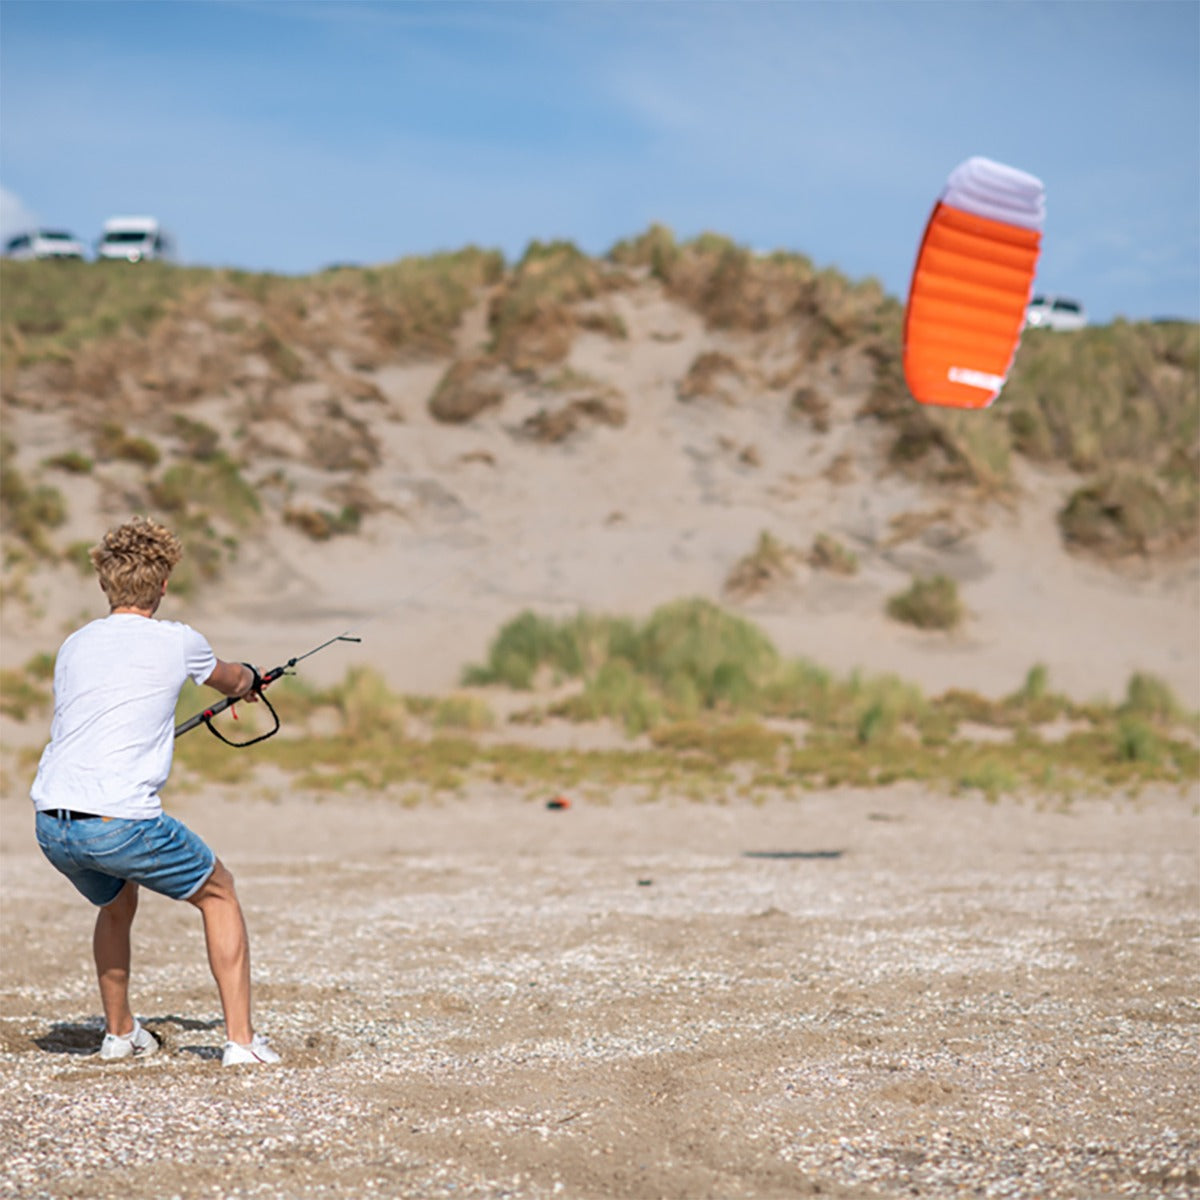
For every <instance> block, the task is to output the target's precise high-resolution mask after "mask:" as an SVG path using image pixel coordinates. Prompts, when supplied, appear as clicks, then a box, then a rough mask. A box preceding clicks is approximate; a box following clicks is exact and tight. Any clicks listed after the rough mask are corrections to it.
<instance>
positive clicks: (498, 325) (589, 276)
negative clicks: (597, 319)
mask: <svg viewBox="0 0 1200 1200" xmlns="http://www.w3.org/2000/svg"><path fill="white" fill-rule="evenodd" d="M622 285H623V280H622V278H621V277H619V276H616V275H614V274H613V273H612V272H611V271H607V270H606V269H605V267H604V265H603V264H602V263H600V262H597V261H596V260H594V259H591V258H588V257H587V256H586V255H585V254H583V253H582V252H581V251H580V250H578V249H577V248H576V247H575V246H574V245H572V244H571V243H570V242H551V243H548V244H543V243H541V242H532V243H530V245H529V248H528V249H527V250H526V251H525V255H524V257H523V258H522V259H521V261H520V262H519V263H518V264H517V266H516V269H515V270H514V271H513V272H512V274H511V276H510V277H509V278H508V279H507V280H505V282H504V285H503V286H502V287H501V288H500V290H499V291H498V292H497V294H496V296H495V297H494V298H493V300H492V303H491V307H490V309H489V313H488V325H489V328H490V329H491V332H492V345H491V351H492V353H493V354H494V355H495V356H496V357H497V358H499V359H500V360H502V361H503V362H505V363H507V364H508V365H509V366H510V367H512V369H513V370H514V371H533V370H537V369H538V368H539V367H544V366H549V365H550V364H552V363H557V362H562V361H563V359H565V358H566V357H567V354H568V353H569V352H570V349H571V342H572V339H573V338H574V336H575V329H576V326H577V318H576V315H575V312H574V306H575V305H576V304H578V303H580V302H581V301H585V300H593V299H595V298H596V297H597V296H600V295H602V294H603V293H604V292H606V291H610V290H612V289H613V288H614V287H620V286H622Z"/></svg>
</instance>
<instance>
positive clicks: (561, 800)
mask: <svg viewBox="0 0 1200 1200" xmlns="http://www.w3.org/2000/svg"><path fill="white" fill-rule="evenodd" d="M546 807H547V808H570V807H571V802H570V800H568V799H567V798H566V796H555V797H554V799H553V800H547V801H546Z"/></svg>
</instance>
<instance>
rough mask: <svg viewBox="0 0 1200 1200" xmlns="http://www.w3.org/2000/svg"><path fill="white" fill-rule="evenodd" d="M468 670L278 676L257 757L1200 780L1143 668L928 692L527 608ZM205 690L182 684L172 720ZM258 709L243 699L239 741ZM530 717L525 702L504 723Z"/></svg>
mask: <svg viewBox="0 0 1200 1200" xmlns="http://www.w3.org/2000/svg"><path fill="white" fill-rule="evenodd" d="M468 675H469V676H470V677H471V680H472V687H473V688H474V689H476V690H472V691H469V692H464V693H457V694H452V695H450V696H445V697H414V696H408V697H404V696H400V695H397V694H395V693H393V692H392V691H391V690H390V689H389V688H388V686H387V684H386V683H385V681H384V680H383V679H382V678H381V677H380V676H378V675H377V674H375V673H374V672H372V671H370V670H369V669H365V668H357V669H355V670H353V671H351V672H349V673H348V674H347V676H346V678H345V680H344V681H343V682H342V683H341V684H339V685H334V686H332V687H327V688H314V687H312V686H310V685H307V684H305V683H304V681H303V680H300V679H289V680H288V681H286V682H284V683H281V684H278V685H276V688H275V690H274V691H273V693H272V695H273V699H274V700H275V702H276V704H277V706H278V707H279V708H280V711H281V713H282V715H283V717H284V721H285V733H284V735H283V736H281V737H279V738H276V739H275V740H274V741H272V742H269V743H265V744H264V745H263V746H262V747H260V748H258V749H257V750H256V751H255V753H256V754H260V755H261V756H262V758H263V759H264V760H269V761H271V762H272V763H274V764H275V765H277V766H279V767H281V768H283V769H284V770H286V771H288V772H290V773H291V774H292V775H293V776H294V778H295V781H296V785H297V786H300V787H304V788H306V789H312V790H315V791H317V792H322V791H347V790H349V791H353V790H368V791H372V790H386V789H403V788H415V789H418V790H419V791H420V792H422V794H438V793H446V792H449V793H453V792H456V791H459V790H461V789H462V788H464V787H465V786H467V784H468V783H471V782H474V783H477V784H484V785H486V784H487V783H489V782H491V783H494V784H497V785H501V784H503V785H505V786H512V787H516V788H518V789H523V790H525V791H527V793H528V794H529V795H530V796H537V795H540V794H542V793H547V792H550V791H552V790H562V789H565V788H577V789H580V790H581V791H582V793H583V794H589V793H590V792H591V791H594V792H595V793H596V794H597V795H603V794H604V793H605V792H607V791H609V790H611V789H612V788H614V787H630V788H634V789H635V790H636V789H640V791H641V792H642V794H644V795H645V796H647V797H648V798H649V797H656V796H666V795H681V796H687V797H689V798H692V799H699V800H703V799H709V800H719V799H721V798H724V797H728V796H729V795H730V794H732V793H735V792H736V793H739V794H746V795H754V794H756V793H757V792H760V791H761V792H764V793H765V792H771V793H781V794H790V795H800V794H802V793H803V792H804V791H806V790H809V789H813V788H822V789H824V788H835V787H841V786H856V787H883V786H888V785H890V784H894V783H896V782H898V781H901V780H913V781H916V782H920V783H922V784H925V785H928V786H932V787H935V788H938V789H940V790H943V791H946V792H947V793H956V792H969V791H975V792H979V793H982V794H984V795H986V796H988V797H991V798H997V797H999V796H1002V795H1005V794H1014V793H1020V794H1036V795H1049V796H1052V797H1055V798H1057V799H1059V800H1061V799H1064V798H1070V797H1072V796H1077V795H1084V794H1087V793H1089V792H1096V791H1108V790H1111V789H1115V788H1122V789H1132V790H1134V791H1136V790H1137V788H1139V787H1141V786H1143V785H1145V784H1147V783H1151V782H1163V781H1167V782H1172V783H1177V784H1180V785H1181V786H1182V785H1186V784H1188V783H1190V782H1194V781H1195V780H1196V779H1197V777H1198V776H1200V753H1198V751H1197V745H1198V740H1200V719H1198V718H1197V715H1196V714H1192V713H1188V712H1186V711H1185V710H1184V709H1183V708H1182V706H1180V704H1179V703H1178V700H1177V699H1176V698H1175V697H1174V696H1173V694H1172V693H1171V691H1170V689H1169V688H1168V687H1167V686H1166V685H1165V684H1164V683H1163V682H1162V681H1161V680H1158V679H1156V678H1155V677H1153V676H1149V675H1146V674H1136V675H1134V676H1133V677H1132V678H1131V679H1130V681H1129V686H1128V689H1127V692H1126V695H1125V696H1124V698H1123V699H1122V700H1120V701H1119V702H1117V703H1109V702H1091V703H1088V704H1080V703H1076V702H1074V701H1072V700H1070V699H1069V698H1068V697H1065V696H1062V695H1059V694H1056V693H1055V692H1053V691H1052V690H1051V688H1050V686H1049V679H1048V675H1047V672H1046V669H1045V667H1044V666H1042V665H1040V664H1035V665H1034V666H1033V667H1031V668H1030V669H1029V671H1028V673H1027V674H1026V676H1025V678H1024V680H1023V681H1022V682H1021V683H1020V685H1019V686H1018V687H1016V688H1015V689H1014V691H1013V692H1012V693H1011V694H1009V695H1007V696H1004V697H1000V698H994V699H990V698H987V697H982V696H979V695H976V694H974V693H970V692H965V691H961V690H952V691H948V692H946V693H944V694H942V695H940V696H926V695H924V694H923V693H922V691H921V690H920V689H919V688H918V687H916V686H915V685H913V684H911V683H908V682H906V681H904V680H902V679H898V678H896V677H894V676H888V675H881V676H866V675H862V674H852V675H850V676H847V677H838V676H835V675H834V674H832V673H831V672H829V671H827V670H825V669H823V668H821V667H818V666H816V665H815V664H813V663H811V662H807V661H805V660H788V659H784V658H782V657H781V656H780V655H779V654H778V653H777V651H776V650H775V648H774V647H773V646H772V644H771V643H770V641H769V640H768V639H767V638H766V637H765V636H764V635H763V634H762V633H761V631H759V630H758V629H757V628H755V627H754V626H753V625H751V624H750V623H748V622H746V621H743V620H742V619H740V618H738V617H734V616H731V615H730V614H727V613H724V612H723V611H722V610H720V609H719V608H717V607H715V606H713V605H711V604H709V603H707V602H705V601H692V600H684V601H679V602H677V603H675V604H671V605H666V606H664V607H663V608H661V609H658V610H656V611H655V612H654V613H653V614H651V615H650V617H648V618H647V619H646V620H645V621H644V622H640V623H639V622H635V621H630V620H628V619H626V618H605V617H599V616H595V615H582V614H581V615H577V616H575V617H571V618H566V619H562V620H552V619H548V618H542V617H538V616H536V615H535V614H532V613H522V614H520V615H519V616H517V617H516V618H514V620H513V621H511V622H509V623H508V624H507V625H505V626H504V627H503V628H502V629H501V630H500V631H499V632H498V633H497V636H496V638H495V639H494V641H493V644H492V647H491V651H490V653H489V656H488V661H487V662H486V663H485V664H481V665H479V666H477V667H475V668H472V669H471V670H470V671H469V672H468ZM484 680H488V681H490V682H489V683H488V684H487V685H486V686H488V687H494V688H499V689H501V690H503V691H510V690H512V689H514V688H516V689H518V690H526V691H529V692H530V693H531V699H533V700H534V701H535V702H536V696H537V695H538V694H545V693H544V689H545V688H546V687H550V686H551V685H563V684H564V682H566V683H569V682H570V681H574V687H573V688H572V689H571V691H570V695H569V696H568V697H567V698H566V699H561V698H559V699H554V698H553V697H552V696H551V697H550V698H548V699H547V700H546V702H545V708H544V709H543V711H542V712H541V714H540V715H539V716H537V717H536V718H533V719H534V720H535V723H537V722H540V721H542V720H546V719H553V718H558V719H562V720H568V721H595V720H597V719H607V720H609V721H611V722H613V723H615V724H616V725H618V726H620V727H621V728H623V729H624V730H625V732H626V734H627V735H629V737H630V739H631V740H630V741H628V742H627V743H626V744H625V746H624V748H619V749H613V750H607V751H602V752H601V751H594V752H583V751H576V750H571V751H549V750H545V749H541V748H538V747H536V746H530V745H526V744H523V743H522V741H521V738H520V734H519V733H510V735H509V736H508V737H506V736H505V735H504V731H503V729H501V728H498V727H497V723H496V719H495V716H494V712H493V709H492V707H491V706H490V705H489V704H488V703H487V701H486V699H484V698H483V697H482V696H481V695H480V694H479V692H478V690H477V689H478V688H480V687H482V686H485V685H484V683H483V681H484ZM202 703H203V701H202V698H201V696H200V695H199V694H198V693H196V692H191V691H189V692H187V693H185V695H184V697H183V698H182V700H181V703H180V716H181V717H182V716H185V715H190V713H191V712H192V711H195V710H196V709H198V708H199V707H201V705H202ZM260 715H261V714H255V713H253V712H251V711H250V710H249V708H248V707H247V706H242V720H243V721H244V722H247V723H246V724H243V725H242V726H241V727H240V728H239V730H238V732H239V733H240V734H241V736H247V735H249V734H252V733H253V732H254V730H255V729H257V728H258V727H259V726H258V725H256V724H255V723H254V721H255V718H256V717H257V716H260ZM530 720H531V713H530V711H529V710H526V711H525V712H524V713H523V714H520V716H519V718H518V720H517V723H516V724H515V725H514V729H517V728H519V725H520V724H521V723H524V722H528V721H530ZM979 727H984V728H986V729H988V730H990V731H991V733H990V734H989V736H988V737H980V736H979V734H978V729H979ZM485 731H487V732H488V733H489V735H490V736H489V739H488V740H486V741H480V740H479V737H478V735H479V734H480V733H482V732H485ZM497 733H498V734H499V736H498V737H497V736H496V735H497ZM177 753H178V756H179V761H180V763H181V764H182V765H183V767H184V770H185V773H186V774H187V775H188V776H190V777H191V778H193V779H212V780H224V781H229V782H232V781H234V780H236V779H239V778H242V777H244V775H245V772H246V771H247V769H248V766H249V762H250V761H252V760H247V759H246V758H245V757H244V756H241V755H237V754H235V753H233V752H231V751H228V750H227V749H226V748H225V747H223V746H221V745H220V744H219V743H217V742H216V741H215V740H213V739H211V738H209V737H208V736H207V735H205V734H204V733H203V731H200V732H197V733H194V734H189V735H188V736H187V737H186V738H185V739H182V740H181V741H180V742H179V743H178V745H177Z"/></svg>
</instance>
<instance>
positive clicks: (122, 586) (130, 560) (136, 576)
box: [88, 517, 183, 611]
mask: <svg viewBox="0 0 1200 1200" xmlns="http://www.w3.org/2000/svg"><path fill="white" fill-rule="evenodd" d="M88 555H89V557H90V558H91V560H92V565H93V566H94V567H95V568H96V574H97V575H99V576H100V586H101V587H102V588H103V589H104V594H105V595H106V596H107V597H108V603H109V605H110V606H111V607H112V608H146V609H150V610H152V611H153V610H154V609H155V608H157V607H158V602H159V600H160V599H161V598H162V585H163V582H164V581H165V580H166V579H167V577H168V576H169V575H170V574H171V569H172V568H173V567H174V566H175V564H176V563H177V562H178V561H179V560H180V559H181V558H182V557H183V547H182V546H181V545H180V543H179V539H178V538H177V537H176V536H175V535H174V534H173V533H172V532H171V531H170V530H169V529H168V528H167V527H166V526H165V525H160V524H159V523H158V522H157V521H152V520H150V518H149V517H133V518H132V519H131V520H128V521H126V522H125V523H124V524H123V525H118V526H117V527H116V528H115V529H110V530H109V531H108V532H107V533H106V534H105V535H104V537H103V538H102V539H101V541H100V544H99V545H98V546H93V547H92V548H91V550H90V551H88Z"/></svg>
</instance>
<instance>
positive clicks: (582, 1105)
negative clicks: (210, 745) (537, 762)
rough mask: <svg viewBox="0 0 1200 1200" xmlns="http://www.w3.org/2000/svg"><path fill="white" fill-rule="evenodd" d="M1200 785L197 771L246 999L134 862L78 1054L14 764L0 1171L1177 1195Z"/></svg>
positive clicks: (1198, 905) (1186, 1137)
mask: <svg viewBox="0 0 1200 1200" xmlns="http://www.w3.org/2000/svg"><path fill="white" fill-rule="evenodd" d="M1198 801H1200V792H1198V791H1197V789H1192V790H1191V791H1189V792H1188V793H1187V794H1182V795H1181V794H1180V793H1179V792H1178V791H1177V790H1162V791H1157V792H1153V793H1151V792H1147V793H1145V794H1143V795H1142V796H1141V797H1138V798H1132V797H1126V796H1121V797H1110V798H1100V797H1094V798H1080V799H1077V800H1075V801H1074V802H1072V803H1070V804H1068V805H1060V804H1056V803H1050V802H1045V803H1039V802H1038V801H1036V800H1033V799H1029V800H1025V801H1017V800H1003V801H1001V802H1000V803H998V804H988V803H986V802H984V801H982V800H978V799H966V798H951V797H945V796H935V795H931V794H928V793H926V792H923V791H921V790H920V789H917V788H915V787H909V786H901V787H897V788H894V789H889V790H880V791H874V792H836V793H831V794H817V795H812V796H806V797H804V798H802V799H783V798H768V799H766V800H762V801H761V802H759V803H753V802H751V801H750V800H735V799H731V800H730V802H729V803H726V804H696V803H689V802H686V801H682V800H681V801H678V802H671V801H668V800H660V801H656V802H654V803H644V802H641V801H639V799H638V798H637V797H636V796H632V795H628V796H626V795H617V796H614V797H612V798H611V799H609V800H608V801H607V802H604V803H598V802H596V801H585V800H577V801H576V802H575V803H573V804H572V805H571V807H570V808H568V809H566V810H563V811H551V810H548V809H547V808H545V806H544V805H543V804H542V802H541V801H531V800H528V799H522V798H520V797H518V796H516V795H509V794H506V793H505V792H504V791H503V790H502V789H498V790H496V791H494V792H493V793H484V792H477V793H475V794H471V795H468V796H464V797H462V798H459V799H455V800H449V801H443V802H440V803H438V802H435V801H432V800H431V801H428V802H425V803H422V804H420V805H417V806H415V807H414V806H406V805H403V804H401V803H398V802H394V801H392V800H390V799H388V798H386V797H374V798H365V797H350V798H339V799H325V800H316V799H313V798H310V797H306V796H303V795H300V796H283V795H279V794H276V795H274V796H268V797H265V798H264V797H263V796H261V795H259V794H256V795H254V796H253V797H249V796H246V795H241V794H236V793H234V792H232V791H226V792H221V791H211V792H209V793H207V794H203V795H191V796H187V797H185V798H184V799H182V800H180V801H179V802H178V804H176V805H174V806H173V807H174V811H176V812H177V814H178V815H180V816H182V817H183V818H184V819H185V820H187V821H188V822H189V823H191V824H193V826H194V827H195V828H197V829H198V830H199V831H200V832H201V833H203V834H204V835H205V836H206V837H208V838H209V840H210V842H211V843H212V844H213V845H214V847H215V848H216V849H217V851H218V853H219V854H220V855H221V856H222V858H223V859H224V860H225V861H226V862H227V863H228V864H229V865H230V867H231V868H232V869H233V871H234V874H235V875H236V877H237V879H238V885H239V890H240V892H241V894H242V898H243V902H244V904H245V907H246V911H247V916H248V920H249V924H250V930H251V936H252V941H253V953H254V974H255V978H256V981H257V983H256V1017H257V1024H258V1027H259V1028H260V1029H261V1030H263V1031H264V1032H266V1033H267V1034H268V1035H269V1036H270V1037H271V1040H272V1044H273V1045H274V1046H276V1047H277V1048H278V1049H279V1050H280V1051H281V1053H282V1054H283V1056H284V1063H283V1065H282V1066H280V1067H278V1068H274V1069H253V1068H239V1069H236V1070H224V1069H222V1068H221V1066H220V1062H219V1055H220V1047H221V1044H222V1041H223V1032H222V1028H221V1025H220V1021H219V1015H220V1014H219V1009H218V1007H217V1002H216V995H215V989H214V987H213V985H212V983H211V979H210V977H209V975H208V972H207V967H206V965H205V961H204V950H203V941H202V937H201V930H200V923H199V919H198V916H197V914H196V913H195V912H194V911H193V910H191V909H190V907H188V906H186V905H175V904H172V903H170V902H169V901H165V900H162V899H161V898H158V897H153V896H147V897H144V899H143V904H142V908H141V912H140V913H139V916H138V921H137V925H136V926H135V962H134V979H135V985H134V997H135V1008H136V1010H137V1011H138V1013H139V1014H140V1015H141V1016H142V1018H143V1020H144V1021H145V1023H146V1024H147V1025H148V1026H149V1027H150V1028H152V1029H154V1030H155V1031H156V1032H157V1033H159V1034H160V1036H162V1038H163V1039H164V1042H165V1048H164V1049H165V1052H164V1053H161V1054H159V1055H158V1056H157V1057H155V1058H153V1059H151V1060H148V1061H144V1062H135V1063H113V1064H102V1063H101V1062H100V1061H99V1060H98V1059H97V1058H96V1057H94V1051H95V1049H96V1048H97V1047H98V1044H99V1040H100V1036H101V1030H100V1021H99V1018H98V1011H99V1009H98V1000H97V998H96V995H95V989H94V983H93V980H92V976H91V966H90V929H91V916H90V913H89V910H88V907H87V906H86V904H85V903H84V902H83V901H82V900H79V899H78V898H77V897H76V896H75V895H74V893H73V891H72V890H71V889H70V887H69V885H67V884H66V883H65V882H64V881H62V880H61V879H60V878H59V877H58V876H57V875H55V873H54V872H53V871H52V870H51V869H50V868H49V867H48V866H46V865H45V864H44V863H43V862H42V860H41V858H40V855H39V854H38V851H37V848H36V846H35V845H34V843H33V840H32V833H31V817H30V815H29V813H28V811H27V803H28V802H27V801H26V800H25V799H24V798H23V797H21V796H11V795H8V796H5V797H4V798H3V799H2V800H0V834H2V840H0V870H2V876H0V898H2V901H3V913H2V917H3V920H2V922H0V963H2V978H0V1089H2V1092H3V1096H4V1103H3V1105H2V1106H0V1113H2V1116H0V1195H2V1196H4V1197H14V1198H17V1197H19V1198H21V1200H35V1198H37V1200H41V1198H51V1197H53V1198H54V1200H62V1198H68V1197H69V1198H80V1200H82V1198H92V1197H120V1198H122V1200H161V1198H164V1197H180V1198H183V1200H191V1198H199V1197H233V1196H243V1197H251V1196H262V1197H296V1198H298V1200H308V1198H317V1197H360V1196H373V1195H377V1196H381V1197H385V1196H391V1197H414V1198H417V1197H419V1198H422V1200H424V1198H428V1200H442V1198H446V1197H455V1198H457V1197H472V1198H473V1197H489V1198H490V1197H522V1198H529V1200H540V1198H542V1197H556V1196H561V1197H568V1198H571V1197H579V1198H592V1197H594V1198H597V1200H643V1198H645V1200H656V1198H660V1197H665V1198H680V1200H693V1198H702V1197H721V1198H730V1200H736V1198H740V1197H790V1196H818V1195H819V1196H822V1197H874V1196H881V1197H908V1196H926V1197H958V1196H979V1197H1030V1198H1034V1197H1037V1198H1039V1200H1040V1198H1049V1197H1077V1198H1080V1200H1105V1198H1108V1197H1127V1196H1136V1197H1189V1196H1200V1039H1198V1034H1200V989H1198V988H1197V981H1198V970H1197V967H1198V962H1200V960H1198V931H1200V816H1198V812H1200V805H1198Z"/></svg>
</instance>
